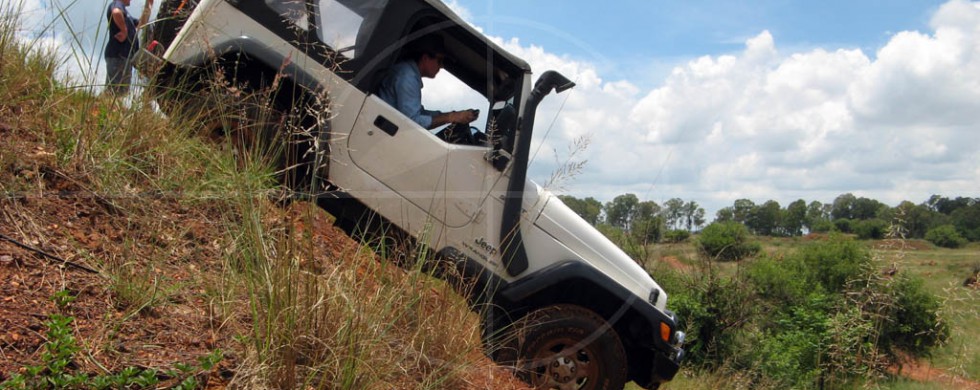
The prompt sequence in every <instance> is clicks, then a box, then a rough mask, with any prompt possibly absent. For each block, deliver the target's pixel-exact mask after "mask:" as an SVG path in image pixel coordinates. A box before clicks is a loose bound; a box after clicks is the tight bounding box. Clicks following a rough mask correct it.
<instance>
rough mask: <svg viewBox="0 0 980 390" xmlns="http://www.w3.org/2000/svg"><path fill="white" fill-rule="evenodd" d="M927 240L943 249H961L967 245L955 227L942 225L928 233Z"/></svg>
mask: <svg viewBox="0 0 980 390" xmlns="http://www.w3.org/2000/svg"><path fill="white" fill-rule="evenodd" d="M926 240H928V241H929V242H931V243H933V244H935V245H936V246H941V247H943V248H959V247H961V246H963V245H966V243H967V241H966V239H965V238H963V236H961V235H960V233H959V232H958V231H956V228H955V227H953V225H942V226H939V227H935V228H932V229H930V230H929V231H928V232H927V233H926Z"/></svg>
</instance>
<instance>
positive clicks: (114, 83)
mask: <svg viewBox="0 0 980 390" xmlns="http://www.w3.org/2000/svg"><path fill="white" fill-rule="evenodd" d="M130 1H131V0H112V2H111V3H110V4H109V8H108V9H107V10H106V19H108V22H109V42H108V43H106V46H105V67H106V91H108V92H109V93H111V94H113V95H125V94H126V93H127V92H129V84H130V83H131V80H132V77H133V59H134V58H135V57H136V51H137V50H139V47H140V44H139V38H137V37H136V29H138V28H140V27H142V26H143V25H144V24H146V21H147V19H149V18H150V8H151V7H152V6H153V0H146V3H145V4H144V6H143V13H142V14H141V15H140V18H139V20H137V19H136V18H133V17H132V16H129V11H127V10H126V7H128V6H129V3H130Z"/></svg>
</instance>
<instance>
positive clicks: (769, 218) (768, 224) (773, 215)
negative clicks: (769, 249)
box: [746, 200, 782, 236]
mask: <svg viewBox="0 0 980 390" xmlns="http://www.w3.org/2000/svg"><path fill="white" fill-rule="evenodd" d="M781 210H782V209H781V208H780V206H779V202H777V201H775V200H768V201H766V203H763V204H762V205H761V206H759V207H757V208H756V209H755V212H754V213H753V215H752V217H751V218H749V220H748V222H747V223H746V226H748V227H749V229H751V230H752V232H753V233H755V234H757V235H760V236H772V235H774V233H776V230H777V228H778V227H779V217H780V212H781Z"/></svg>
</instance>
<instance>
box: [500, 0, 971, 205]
mask: <svg viewBox="0 0 980 390" xmlns="http://www.w3.org/2000/svg"><path fill="white" fill-rule="evenodd" d="M931 28H932V31H928V32H919V31H904V32H899V33H897V34H894V35H893V36H892V38H891V39H890V40H889V41H888V42H887V43H886V44H885V45H883V46H882V47H881V48H880V49H879V50H878V52H877V53H876V54H875V55H874V56H873V57H872V56H869V55H868V54H866V53H864V52H862V51H861V50H854V49H837V48H817V49H812V50H809V51H805V52H798V53H780V52H779V50H778V45H777V43H776V37H773V36H772V34H770V33H769V32H767V31H763V32H761V33H760V34H758V35H757V36H755V37H753V38H750V39H748V40H747V41H746V42H745V47H744V50H742V51H741V52H738V53H733V54H730V55H720V56H703V57H700V58H696V59H693V60H691V61H689V62H687V63H686V64H685V65H683V66H679V67H676V68H675V69H674V70H673V71H672V72H671V73H670V75H669V76H668V77H667V78H666V79H665V80H664V81H663V83H662V85H660V86H659V87H657V88H655V89H653V90H649V91H640V90H639V89H638V88H637V87H636V86H635V85H633V84H631V83H629V82H627V81H622V80H616V81H607V80H603V79H602V77H601V75H600V74H599V73H598V71H597V70H596V67H595V66H592V65H591V64H589V63H588V62H584V61H579V60H574V59H570V58H568V57H564V56H559V55H555V54H552V53H548V52H547V51H546V50H544V49H543V48H541V47H536V46H533V45H532V46H525V45H522V44H521V43H520V42H519V41H518V40H517V39H510V40H499V42H501V44H502V45H503V46H504V47H505V48H507V49H508V50H510V51H512V52H514V53H515V54H517V55H518V56H521V57H523V58H525V59H527V60H528V62H529V63H531V65H532V67H533V68H534V69H535V70H536V71H537V72H540V71H542V70H545V69H556V70H558V71H560V72H562V73H563V74H565V75H567V76H569V77H570V78H573V79H575V80H576V81H577V83H578V87H577V88H576V89H575V90H574V92H572V94H571V96H570V97H568V99H567V101H565V102H564V104H565V106H564V109H563V110H562V112H561V116H562V117H561V118H562V119H560V120H559V121H558V122H557V123H556V125H555V127H556V129H555V130H553V131H552V132H551V134H550V135H549V139H548V140H545V141H544V143H545V148H544V149H546V150H550V149H552V148H554V149H557V150H562V148H561V147H555V146H554V145H562V144H567V143H569V142H570V140H571V139H573V138H574V137H578V136H581V135H582V134H586V133H589V132H591V133H592V134H593V137H592V145H591V147H590V149H591V150H590V151H589V153H588V155H589V160H590V163H589V165H588V166H587V172H586V173H584V174H583V175H582V177H580V178H579V179H578V181H576V182H574V183H572V184H571V185H570V186H569V189H570V192H572V193H575V194H576V195H580V196H596V197H599V198H603V199H611V198H612V197H613V196H615V195H618V194H621V193H624V192H635V193H637V194H638V195H639V196H640V197H641V198H646V199H652V200H662V199H668V198H672V197H681V198H685V199H691V200H697V201H699V202H701V203H702V204H704V205H705V206H707V208H708V209H709V210H715V209H717V208H719V207H724V206H727V205H730V204H731V203H732V202H733V201H734V200H735V199H737V198H750V199H753V200H755V201H757V202H763V201H765V200H769V199H775V200H777V201H779V202H780V203H781V204H783V205H784V206H785V205H786V204H788V203H789V202H791V201H793V200H795V199H797V198H804V199H806V200H808V201H810V200H820V201H825V202H826V201H831V200H833V198H834V197H836V196H837V195H839V194H842V193H845V192H853V193H855V194H861V196H869V197H874V198H877V199H879V200H882V201H885V202H889V203H892V204H897V202H899V201H901V200H912V201H914V202H921V201H924V200H925V199H926V198H927V197H928V196H929V195H930V194H933V193H941V194H944V195H952V196H955V195H967V196H976V195H978V194H976V190H977V186H976V183H977V182H980V172H978V170H977V168H976V167H977V166H980V153H978V152H976V151H975V150H976V147H975V145H977V144H978V141H980V122H977V120H976V112H980V5H978V3H971V2H967V1H963V0H953V1H950V2H948V3H946V4H945V5H943V6H942V7H941V8H940V9H939V10H938V11H937V12H936V14H935V15H934V16H933V18H932V21H931ZM564 99H565V97H561V96H559V97H550V98H549V100H548V101H546V103H552V104H550V105H549V104H545V105H543V106H542V112H540V113H539V121H538V122H539V123H538V125H537V127H536V128H537V129H538V130H537V131H538V134H539V135H541V133H542V132H543V130H544V129H546V128H547V127H548V126H549V124H550V123H549V122H542V120H547V119H544V118H550V117H551V115H553V112H554V109H555V108H554V105H553V104H558V103H560V102H561V101H562V100H564ZM553 159H554V158H544V159H541V158H540V157H539V161H538V163H539V166H538V167H536V168H535V170H533V171H532V173H535V174H536V177H539V178H540V177H546V176H547V172H546V171H547V169H548V168H551V167H552V165H549V164H548V163H547V161H551V160H553ZM542 163H543V164H542ZM541 165H543V166H541Z"/></svg>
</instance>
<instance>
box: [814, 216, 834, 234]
mask: <svg viewBox="0 0 980 390" xmlns="http://www.w3.org/2000/svg"><path fill="white" fill-rule="evenodd" d="M836 228H837V227H836V226H834V223H833V222H831V221H829V220H826V219H821V220H817V221H814V222H813V223H812V224H811V225H810V233H830V232H832V231H834V229H836Z"/></svg>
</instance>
